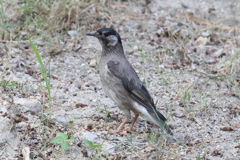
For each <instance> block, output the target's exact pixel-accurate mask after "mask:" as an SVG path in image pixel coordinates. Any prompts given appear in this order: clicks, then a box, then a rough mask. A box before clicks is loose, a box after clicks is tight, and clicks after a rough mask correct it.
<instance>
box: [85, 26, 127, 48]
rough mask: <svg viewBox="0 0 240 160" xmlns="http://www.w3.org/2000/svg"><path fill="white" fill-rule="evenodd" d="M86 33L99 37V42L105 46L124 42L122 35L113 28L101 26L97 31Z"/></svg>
mask: <svg viewBox="0 0 240 160" xmlns="http://www.w3.org/2000/svg"><path fill="white" fill-rule="evenodd" d="M86 35H87V36H94V37H96V38H98V40H99V42H100V43H101V45H102V46H103V47H113V46H115V45H117V44H118V43H120V44H122V41H121V37H120V36H119V34H118V33H117V32H116V31H115V30H114V29H112V28H101V29H99V30H97V31H96V32H90V33H87V34H86Z"/></svg>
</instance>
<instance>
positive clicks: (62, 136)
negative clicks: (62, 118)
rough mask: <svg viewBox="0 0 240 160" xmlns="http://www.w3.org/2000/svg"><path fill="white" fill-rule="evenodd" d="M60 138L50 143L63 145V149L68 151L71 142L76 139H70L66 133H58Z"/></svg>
mask: <svg viewBox="0 0 240 160" xmlns="http://www.w3.org/2000/svg"><path fill="white" fill-rule="evenodd" d="M58 135H59V136H58V137H55V138H53V139H52V140H51V142H50V143H60V144H61V147H62V149H64V150H65V149H67V148H68V146H69V142H72V141H73V140H74V137H70V138H69V136H68V135H67V134H65V133H61V132H60V133H58Z"/></svg>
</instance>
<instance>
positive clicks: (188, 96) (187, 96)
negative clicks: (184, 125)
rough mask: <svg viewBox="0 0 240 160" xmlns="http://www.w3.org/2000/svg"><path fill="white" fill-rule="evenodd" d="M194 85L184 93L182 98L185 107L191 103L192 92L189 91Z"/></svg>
mask: <svg viewBox="0 0 240 160" xmlns="http://www.w3.org/2000/svg"><path fill="white" fill-rule="evenodd" d="M193 85H194V83H193V84H191V85H190V86H189V87H188V88H187V89H186V90H185V91H184V92H183V96H182V104H183V106H184V107H186V105H187V103H188V102H190V101H191V92H190V91H189V90H190V89H191V88H192V86H193Z"/></svg>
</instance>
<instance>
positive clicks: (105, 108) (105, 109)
mask: <svg viewBox="0 0 240 160" xmlns="http://www.w3.org/2000/svg"><path fill="white" fill-rule="evenodd" d="M104 111H105V120H104V123H105V124H106V122H107V118H108V116H109V112H108V111H107V107H106V105H104Z"/></svg>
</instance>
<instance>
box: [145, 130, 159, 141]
mask: <svg viewBox="0 0 240 160" xmlns="http://www.w3.org/2000/svg"><path fill="white" fill-rule="evenodd" d="M147 137H148V139H149V140H150V141H151V142H152V143H153V142H154V141H155V140H156V139H157V134H155V132H154V131H152V132H150V133H147Z"/></svg>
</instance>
